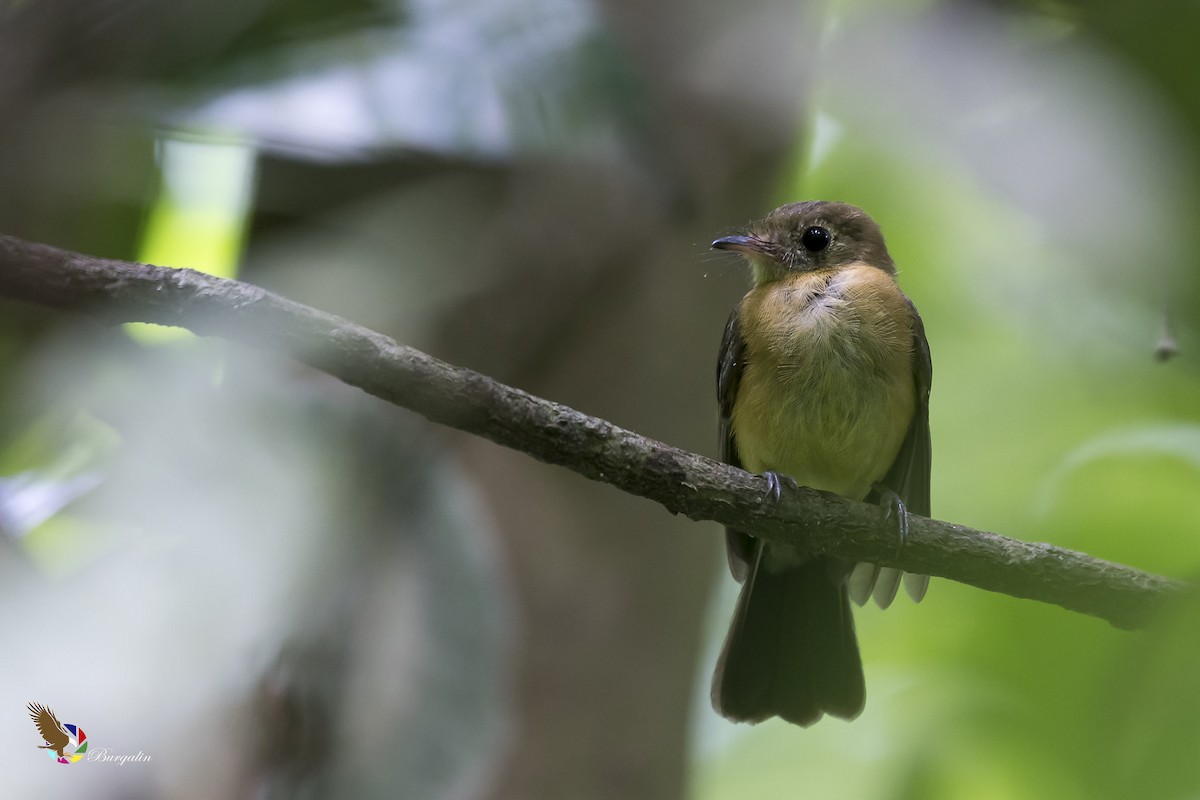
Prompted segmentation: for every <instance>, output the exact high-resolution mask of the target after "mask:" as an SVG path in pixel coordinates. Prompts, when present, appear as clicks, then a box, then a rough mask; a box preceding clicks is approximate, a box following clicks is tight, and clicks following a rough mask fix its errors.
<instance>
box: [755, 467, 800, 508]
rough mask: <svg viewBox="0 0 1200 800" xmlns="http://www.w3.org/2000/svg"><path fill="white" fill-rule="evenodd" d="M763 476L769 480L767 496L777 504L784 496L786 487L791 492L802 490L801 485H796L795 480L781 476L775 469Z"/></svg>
mask: <svg viewBox="0 0 1200 800" xmlns="http://www.w3.org/2000/svg"><path fill="white" fill-rule="evenodd" d="M762 476H763V477H764V478H766V479H767V493H766V496H767V497H770V498H771V499H772V500H774V501H775V502H777V503H778V502H779V498H780V497H782V496H783V487H785V486H786V487H787V488H788V489H789V490H791V491H795V490H796V489H799V488H800V484H798V483H796V481H795V479H793V478H791V477H789V476H787V475H783V474H780V473H778V472H776V471H775V470H773V469H769V470H767V471H766V472H764V473H763V474H762Z"/></svg>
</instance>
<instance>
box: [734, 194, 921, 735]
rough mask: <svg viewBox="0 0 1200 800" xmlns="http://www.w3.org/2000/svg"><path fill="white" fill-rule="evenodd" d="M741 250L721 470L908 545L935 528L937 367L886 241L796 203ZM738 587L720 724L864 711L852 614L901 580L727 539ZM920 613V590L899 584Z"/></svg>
mask: <svg viewBox="0 0 1200 800" xmlns="http://www.w3.org/2000/svg"><path fill="white" fill-rule="evenodd" d="M712 247H713V248H715V249H717V250H726V251H732V252H734V253H737V254H740V255H741V256H742V257H743V259H744V260H745V262H747V264H748V265H749V267H750V272H751V279H752V280H751V289H750V291H749V292H748V293H747V294H746V295H745V297H743V298H742V300H741V301H740V302H739V303H738V304H737V306H736V307H735V308H734V310H733V313H732V314H731V315H730V317H729V321H728V323H727V324H726V326H725V333H724V336H723V337H722V341H721V349H720V355H719V358H718V361H717V398H718V406H719V436H720V454H721V459H722V460H723V461H724V462H726V463H728V464H731V465H733V466H736V467H741V468H743V469H745V470H747V471H749V472H754V473H761V474H763V475H764V476H765V477H766V478H767V485H768V487H769V489H768V491H769V494H771V495H773V496H774V498H775V499H778V498H779V497H780V493H781V492H782V491H783V489H784V487H790V486H795V485H804V486H808V487H811V488H813V489H820V490H824V491H829V492H835V493H837V494H839V495H842V496H843V497H847V498H850V499H852V500H867V501H869V502H876V503H878V504H879V505H880V506H881V507H882V508H883V509H884V520H885V521H890V523H891V524H892V525H893V526H894V528H895V532H896V535H897V537H898V541H899V543H900V544H902V543H903V536H904V535H905V534H906V532H907V526H908V515H909V513H915V514H920V515H923V516H928V515H929V513H930V509H929V494H930V491H929V478H930V463H931V442H930V433H929V390H930V385H931V383H932V378H933V366H932V361H931V358H930V354H929V342H928V340H927V338H926V335H925V327H924V323H923V322H922V320H921V316H920V314H918V313H917V309H916V306H914V305H913V303H912V301H911V300H909V299H908V297H907V296H906V295H905V294H904V293H903V292H902V291H901V290H900V288H899V286H898V284H897V283H896V266H895V263H894V262H893V261H892V258H891V256H890V255H889V254H888V250H887V246H886V244H885V242H884V238H883V233H882V232H881V231H880V229H879V226H878V225H877V224H876V223H875V221H874V220H872V219H871V217H870V216H868V215H867V213H866V212H865V211H863V210H862V209H860V208H857V207H856V206H852V205H849V204H846V203H840V202H830V201H807V202H799V203H790V204H788V205H784V206H781V207H780V208H777V209H776V210H774V211H772V212H771V213H770V214H768V215H767V216H766V217H765V218H763V219H761V220H759V221H758V222H755V223H752V224H751V225H750V226H749V227H748V228H746V229H745V230H744V231H743V232H741V233H738V234H735V235H730V236H724V237H722V238H719V239H717V240H715V241H714V242H713V243H712ZM725 539H726V553H727V556H728V560H729V568H730V571H731V572H732V574H733V577H734V578H735V579H736V580H737V581H739V582H740V583H741V584H742V587H741V590H740V593H739V596H738V601H737V605H736V607H735V611H734V616H733V621H732V623H731V625H730V628H729V633H728V635H727V637H726V639H725V643H724V647H723V648H722V651H721V655H720V657H719V658H718V660H717V666H716V670H715V672H714V674H713V683H712V703H713V707H714V709H715V710H716V711H717V713H719V714H721V715H722V716H724V717H726V718H728V719H731V720H733V721H738V722H750V723H755V722H761V721H763V720H766V719H769V718H771V717H776V716H777V717H779V718H781V719H784V720H786V721H788V722H791V723H794V724H796V725H800V726H804V727H807V726H810V725H812V724H814V723H816V722H817V721H818V720H820V719H822V717H823V716H824V715H826V714H828V715H830V716H833V717H839V718H842V719H846V720H851V719H854V718H855V717H857V716H858V715H859V714H860V713H861V712H862V710H863V708H864V706H865V704H866V684H865V680H864V677H863V667H862V658H861V656H860V654H859V650H858V640H857V637H856V635H855V632H854V618H853V616H852V613H851V609H850V600H851V599H853V600H854V601H855V602H856V603H858V604H859V605H862V604H863V603H865V602H866V600H867V599H869V598H870V597H872V596H873V597H874V599H875V601H876V603H877V604H878V605H879V606H881V607H884V608H886V607H887V606H888V605H889V604H890V603H891V601H892V599H893V598H894V597H895V595H896V590H897V587H898V586H899V584H900V582H901V576H902V573H901V572H899V571H897V570H895V569H890V568H883V569H881V568H879V567H878V566H875V565H871V564H859V565H854V564H850V563H847V562H845V561H844V560H841V559H838V558H835V557H832V556H828V555H824V556H816V557H809V556H808V555H807V554H805V553H804V552H803V551H802V550H801V549H799V548H797V547H795V546H789V545H786V544H780V543H776V542H772V543H767V542H765V541H763V540H761V539H756V538H754V537H752V536H750V535H748V534H747V533H745V532H742V531H738V530H735V529H731V528H726V535H725ZM903 578H904V586H905V589H906V591H907V592H908V594H909V595H910V596H911V597H912V599H913V600H915V601H918V602H919V601H920V600H921V598H922V597H923V596H924V595H925V590H926V587H927V586H928V582H929V578H928V577H927V576H924V575H911V574H910V575H904V576H903Z"/></svg>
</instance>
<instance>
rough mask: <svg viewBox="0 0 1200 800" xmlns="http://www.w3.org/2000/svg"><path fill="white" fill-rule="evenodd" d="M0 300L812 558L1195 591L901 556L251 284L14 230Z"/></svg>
mask: <svg viewBox="0 0 1200 800" xmlns="http://www.w3.org/2000/svg"><path fill="white" fill-rule="evenodd" d="M0 297H6V298H9V299H13V300H20V301H26V302H30V303H36V304H40V305H43V306H48V307H52V308H56V309H62V310H67V311H74V312H81V313H85V314H88V315H91V316H93V317H95V318H98V319H100V320H101V321H104V322H108V323H119V322H130V321H141V322H154V323H159V324H162V325H173V326H179V327H182V328H187V329H189V330H191V331H193V332H195V333H197V334H200V335H205V336H219V337H223V338H226V339H229V340H233V341H238V342H241V343H243V344H246V345H250V346H252V347H255V348H258V349H261V350H265V351H269V352H273V353H277V354H279V355H283V356H287V357H290V358H293V359H296V360H298V361H301V362H303V363H305V364H308V365H310V366H312V367H314V368H316V369H319V370H321V371H323V372H326V373H328V374H330V375H333V376H335V377H337V378H340V379H341V380H342V381H344V382H346V383H348V384H350V385H352V386H357V387H359V388H360V389H362V390H363V391H365V392H368V393H369V394H372V395H375V396H376V397H379V398H382V399H384V400H386V401H388V402H391V403H395V404H396V405H399V406H403V407H405V408H409V409H411V410H413V411H416V412H417V413H419V414H422V415H423V416H425V417H427V418H429V419H430V420H433V421H435V422H440V423H442V424H445V425H449V426H451V427H454V428H458V429H460V430H464V431H467V432H469V433H473V434H477V435H479V436H484V437H486V438H488V439H491V440H492V441H494V442H496V443H498V444H502V445H504V446H506V447H511V448H513V449H515V450H520V451H522V452H524V453H528V454H529V455H531V456H533V457H534V458H537V459H540V460H542V461H545V462H547V463H550V464H558V465H561V466H564V467H567V468H568V469H571V470H574V471H575V472H578V473H579V474H580V475H583V476H585V477H588V478H591V479H592V480H597V481H603V482H605V483H610V484H612V485H613V486H616V487H617V488H619V489H622V490H624V491H626V492H629V493H631V494H636V495H640V496H642V497H646V498H649V499H651V500H654V501H655V502H657V503H660V504H662V505H663V506H664V507H665V508H666V509H667V510H668V511H670V512H672V513H675V514H686V515H687V516H689V517H691V518H692V519H695V520H714V521H716V522H719V523H723V524H725V525H733V526H736V527H738V528H740V529H742V530H746V531H753V532H754V533H755V534H756V535H759V536H762V537H764V538H768V539H771V540H778V541H787V542H791V543H794V544H798V545H800V546H803V547H804V548H806V549H808V550H810V551H811V552H814V553H833V554H837V555H839V556H843V557H845V558H847V559H853V560H859V561H869V562H873V563H877V564H882V565H885V566H892V567H899V568H902V569H904V570H906V571H911V572H920V573H925V574H928V575H933V576H937V577H942V578H949V579H951V580H955V581H959V582H961V583H966V584H969V585H971V586H976V587H978V588H981V589H987V590H990V591H994V592H1002V593H1004V594H1008V595H1012V596H1014V597H1023V598H1028V599H1031V600H1037V601H1040V602H1044V603H1054V604H1057V605H1060V606H1062V607H1063V608H1067V609H1070V610H1072V611H1077V612H1080V613H1083V614H1090V615H1093V616H1097V617H1101V618H1103V619H1106V620H1108V621H1109V622H1111V623H1112V624H1114V625H1116V626H1118V627H1122V628H1138V627H1142V626H1144V625H1146V624H1147V623H1148V622H1149V620H1150V619H1151V617H1152V614H1153V612H1154V610H1155V609H1156V608H1157V607H1159V606H1160V605H1161V604H1162V602H1163V601H1164V600H1165V599H1167V598H1170V597H1172V596H1174V595H1177V594H1179V593H1181V592H1182V591H1183V590H1184V589H1185V586H1184V584H1181V583H1179V582H1177V581H1173V580H1170V579H1168V578H1163V577H1159V576H1156V575H1150V574H1147V573H1144V572H1140V571H1138V570H1136V569H1133V568H1131V567H1127V566H1122V565H1120V564H1114V563H1110V562H1107V561H1102V560H1100V559H1096V558H1092V557H1091V556H1088V555H1085V554H1083V553H1078V552H1074V551H1071V550H1065V549H1062V548H1058V547H1053V546H1050V545H1046V544H1031V543H1028V542H1023V541H1018V540H1015V539H1010V538H1007V537H1004V536H1000V535H998V534H994V533H988V532H986V531H977V530H972V529H970V528H966V527H964V526H961V525H953V524H950V523H948V522H941V521H938V520H932V519H926V518H923V517H914V518H913V520H912V524H911V527H910V531H909V536H908V540H907V542H906V544H905V546H904V548H903V550H902V551H901V552H899V553H898V552H896V547H895V539H894V535H893V534H892V533H890V532H889V531H888V530H887V529H886V528H885V527H884V526H882V525H881V524H880V512H879V510H878V509H877V508H875V507H874V506H870V505H866V504H864V503H858V502H853V501H849V500H846V499H844V498H841V497H838V496H836V495H832V494H828V493H825V492H817V491H813V490H810V489H801V490H799V491H797V492H795V493H785V495H784V497H783V498H782V499H781V500H780V502H778V503H773V502H763V499H764V495H765V490H766V482H765V480H764V479H762V478H760V477H758V476H755V475H751V474H748V473H746V472H743V471H742V470H739V469H735V468H732V467H729V466H727V465H725V464H721V463H719V462H716V461H713V460H711V459H708V458H704V457H703V456H699V455H696V454H694V453H689V452H686V451H683V450H679V449H677V448H674V447H670V446H668V445H665V444H663V443H661V442H657V441H654V440H652V439H648V438H646V437H644V436H640V435H638V434H636V433H633V432H632V431H627V430H624V429H622V428H619V427H617V426H616V425H613V424H611V423H609V422H606V421H604V420H601V419H596V418H594V417H589V416H587V415H585V414H581V413H580V412H578V411H575V410H573V409H571V408H568V407H566V406H564V405H561V404H559V403H554V402H551V401H549V400H543V399H541V398H539V397H534V396H532V395H530V394H527V393H526V392H523V391H521V390H520V389H516V388H513V387H511V386H506V385H504V384H502V383H498V382H496V381H493V380H491V379H490V378H488V377H486V376H484V375H481V374H479V373H477V372H473V371H471V370H468V369H463V368H461V367H455V366H452V365H450V364H447V363H445V362H442V361H439V360H437V359H435V358H432V357H431V356H428V355H426V354H425V353H422V352H420V351H417V350H414V349H412V348H410V347H406V346H404V345H401V344H398V343H397V342H395V341H394V340H392V339H390V338H388V337H387V336H383V335H382V334H379V333H375V332H374V331H371V330H368V329H366V328H364V327H362V326H360V325H356V324H354V323H352V322H350V321H348V320H345V319H341V318H339V317H336V316H334V315H332V314H327V313H325V312H323V311H319V310H317V309H314V308H310V307H308V306H304V305H301V304H299V303H295V302H292V301H291V300H288V299H286V298H284V297H280V296H279V295H276V294H273V293H271V292H268V291H266V290H264V289H261V288H259V287H256V286H252V285H250V284H246V283H241V282H238V281H232V280H225V279H221V278H215V277H212V276H209V275H205V274H202V273H198V272H194V271H192V270H187V269H167V268H162V267H154V266H148V265H145V264H135V263H129V262H123V261H115V260H110V259H101V258H93V257H91V256H86V255H82V254H79V253H73V252H68V251H65V250H60V249H58V248H54V247H50V246H47V245H42V244H34V243H30V242H26V241H22V240H20V239H16V238H13V237H8V236H0Z"/></svg>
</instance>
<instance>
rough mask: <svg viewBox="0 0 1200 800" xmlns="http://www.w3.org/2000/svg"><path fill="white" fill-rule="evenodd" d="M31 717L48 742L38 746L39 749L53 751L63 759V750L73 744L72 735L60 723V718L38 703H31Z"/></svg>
mask: <svg viewBox="0 0 1200 800" xmlns="http://www.w3.org/2000/svg"><path fill="white" fill-rule="evenodd" d="M29 716H30V718H31V719H32V720H33V724H34V725H36V726H37V729H38V733H39V734H41V737H42V739H43V740H44V741H45V742H46V744H44V745H38V749H39V750H53V751H54V752H56V753H58V757H59V758H63V757H64V756H63V749H64V748H65V747H67V746H68V745H70V744H71V735H70V734H69V733H67V729H66V728H64V727H63V726H62V723H61V722H59V721H58V717H56V716H54V712H53V711H51V710H50V709H48V708H46V707H45V706H43V705H40V704H38V703H30V704H29Z"/></svg>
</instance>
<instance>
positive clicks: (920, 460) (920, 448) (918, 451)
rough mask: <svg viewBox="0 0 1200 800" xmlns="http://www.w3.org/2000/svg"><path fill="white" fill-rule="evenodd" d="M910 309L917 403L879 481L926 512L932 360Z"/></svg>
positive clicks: (908, 504) (920, 324)
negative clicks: (898, 450) (885, 473)
mask: <svg viewBox="0 0 1200 800" xmlns="http://www.w3.org/2000/svg"><path fill="white" fill-rule="evenodd" d="M908 307H909V310H910V311H911V312H912V329H913V332H912V337H913V342H912V369H913V383H914V385H915V386H916V391H917V403H916V407H915V408H914V409H913V418H912V422H910V423H909V424H908V433H907V434H905V436H904V443H903V444H902V445H900V452H899V453H897V454H896V460H895V461H893V462H892V467H891V469H889V470H888V472H887V475H886V476H884V479H883V481H882V483H883V485H884V486H886V487H888V488H889V489H891V490H892V491H893V492H895V493H896V494H898V495H900V499H901V500H903V501H904V506H905V507H906V508H907V509H908V510H909V511H911V512H912V513H914V514H920V515H921V516H923V517H928V516H929V471H930V463H931V460H932V456H933V447H932V445H931V444H930V441H929V388H930V386H931V385H932V384H933V360H932V359H931V358H930V357H929V340H928V339H927V338H926V337H925V323H923V322H922V321H921V315H920V314H918V313H917V309H916V307H915V306H913V304H912V301H911V300H910V301H909V303H908Z"/></svg>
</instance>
